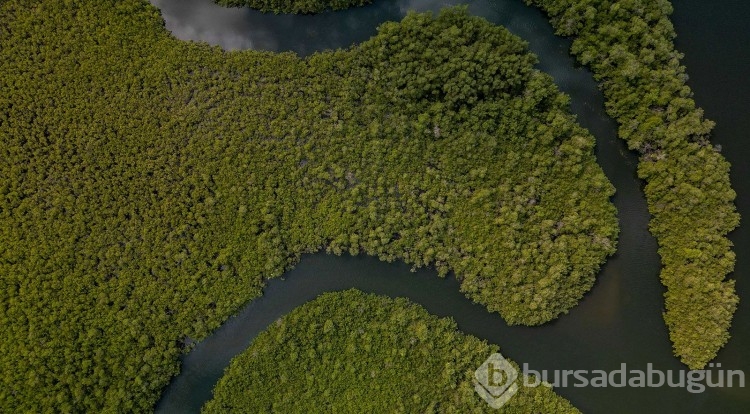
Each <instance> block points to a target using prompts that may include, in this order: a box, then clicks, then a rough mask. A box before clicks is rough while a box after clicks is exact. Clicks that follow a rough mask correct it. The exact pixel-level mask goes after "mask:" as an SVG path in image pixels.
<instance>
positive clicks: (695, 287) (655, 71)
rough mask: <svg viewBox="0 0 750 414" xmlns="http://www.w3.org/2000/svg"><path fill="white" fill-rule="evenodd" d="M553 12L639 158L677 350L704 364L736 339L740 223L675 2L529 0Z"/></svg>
mask: <svg viewBox="0 0 750 414" xmlns="http://www.w3.org/2000/svg"><path fill="white" fill-rule="evenodd" d="M529 2H530V3H534V4H536V5H538V6H539V7H541V8H542V9H544V10H545V11H546V12H547V13H548V14H549V15H550V18H551V20H552V24H553V25H554V27H555V28H556V29H557V32H558V34H560V35H563V36H571V37H573V39H574V40H573V46H572V48H571V51H572V53H573V54H574V55H576V56H577V57H578V60H579V61H580V62H581V63H583V64H585V65H588V66H589V67H591V69H592V70H593V72H594V76H595V77H596V79H597V80H599V81H600V82H601V85H602V90H603V91H604V96H605V98H606V107H607V112H608V113H609V115H610V116H611V117H612V118H614V119H615V120H617V122H618V123H619V135H620V137H621V138H622V139H624V140H626V141H627V143H628V146H629V147H630V148H631V149H634V150H637V151H638V152H639V154H640V163H639V165H638V175H639V177H641V178H642V179H644V180H645V181H646V186H645V193H646V200H647V201H648V206H649V212H650V213H651V215H652V219H651V223H650V225H649V229H650V230H651V233H652V234H653V235H654V236H655V237H656V239H657V241H658V243H659V255H660V256H661V261H662V264H663V268H662V271H661V280H662V283H663V284H664V285H665V286H666V287H667V292H666V294H665V299H666V312H665V313H664V320H665V321H666V324H667V326H668V327H669V335H670V338H671V340H672V343H673V345H674V352H675V354H676V355H677V356H679V357H680V359H681V360H682V361H683V362H684V363H685V364H687V365H688V366H689V367H690V368H693V369H700V368H703V367H704V366H705V365H706V364H707V363H708V362H709V361H710V360H711V359H713V358H714V357H715V356H716V353H717V352H718V350H719V349H720V348H721V347H722V346H723V345H724V344H725V343H726V342H727V340H728V339H729V327H730V325H731V321H732V316H733V315H734V312H735V310H736V309H737V303H738V297H737V294H736V293H735V289H734V280H731V279H730V280H726V279H725V278H726V276H727V275H728V274H729V273H730V272H732V271H733V270H734V264H735V254H734V252H732V250H731V247H732V242H731V241H730V240H729V239H728V238H727V237H726V235H727V233H729V232H730V231H732V230H733V229H734V228H735V227H737V225H738V224H739V215H738V213H737V211H736V208H735V206H734V198H735V196H736V194H735V192H734V190H732V188H731V183H730V181H729V167H730V166H729V163H728V162H727V160H726V159H725V158H724V157H723V156H722V155H721V154H720V151H719V149H718V148H717V147H714V146H712V145H711V143H710V141H709V134H710V131H711V129H712V128H713V125H714V124H713V122H711V121H709V120H706V119H704V118H703V110H701V109H700V108H698V107H696V105H695V102H694V101H693V99H692V92H691V91H690V88H689V87H688V86H687V85H686V84H685V82H686V81H687V79H688V76H687V74H686V73H685V67H684V66H681V65H680V58H681V57H682V56H681V55H680V53H679V52H677V51H676V50H675V49H674V44H673V42H672V41H673V39H674V37H675V31H674V28H673V26H672V23H671V22H670V21H669V15H670V14H671V13H672V5H671V4H670V3H669V2H668V1H667V0H619V1H606V0H529Z"/></svg>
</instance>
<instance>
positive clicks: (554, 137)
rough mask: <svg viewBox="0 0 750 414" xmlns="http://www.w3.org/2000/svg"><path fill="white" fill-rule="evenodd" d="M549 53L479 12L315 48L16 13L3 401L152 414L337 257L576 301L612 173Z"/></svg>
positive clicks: (6, 22) (149, 11)
mask: <svg viewBox="0 0 750 414" xmlns="http://www.w3.org/2000/svg"><path fill="white" fill-rule="evenodd" d="M405 48H406V49H405ZM448 48H450V50H447V49H448ZM405 50H411V53H412V54H413V55H414V56H417V57H418V59H416V60H415V59H412V60H411V61H410V60H409V58H408V57H405V56H404V55H403V54H402V53H404V51H405ZM409 62H411V63H409ZM533 62H534V58H533V57H532V56H531V55H529V54H528V52H527V51H526V49H525V47H524V45H523V43H522V42H521V41H520V40H519V39H518V38H516V37H513V36H511V35H509V34H508V32H507V31H505V30H504V29H502V28H498V27H493V26H492V25H490V24H489V23H487V22H485V21H484V20H481V19H476V18H470V17H468V16H467V15H466V14H465V12H463V11H460V10H459V11H456V10H452V11H449V12H446V13H444V14H441V16H440V17H438V18H431V17H429V16H427V15H410V16H409V17H407V18H406V19H405V20H404V22H402V23H400V24H387V25H384V26H383V28H382V30H381V33H380V34H379V35H378V36H377V37H375V38H374V39H373V40H371V41H368V42H366V43H365V44H363V45H362V46H361V47H357V48H354V49H352V50H349V51H337V52H328V53H321V54H317V55H314V56H312V57H311V58H309V59H304V60H303V59H300V58H298V57H297V56H295V55H293V54H273V53H266V52H256V51H244V52H224V51H222V50H221V49H219V48H215V47H209V46H207V45H205V44H196V43H188V42H181V41H178V40H177V39H174V38H173V37H171V36H170V35H169V33H167V31H166V30H164V27H163V21H162V20H161V19H160V17H159V13H158V11H157V10H156V9H155V8H153V7H152V6H150V5H148V3H146V2H145V1H140V0H120V1H114V0H110V1H107V0H101V1H96V2H94V1H79V0H68V1H58V0H48V1H41V2H34V3H29V2H24V1H21V0H17V1H16V0H10V1H4V2H2V3H0V140H1V141H2V143H1V145H0V177H2V180H1V181H0V276H1V278H2V279H1V280H2V284H1V285H0V308H1V309H2V312H0V318H2V320H0V326H2V327H3V340H2V341H0V374H1V379H0V381H1V382H0V411H13V412H44V411H45V410H49V409H51V408H52V407H54V408H55V409H57V410H60V411H76V412H81V411H86V412H102V411H107V410H112V409H115V408H117V409H118V410H121V411H147V410H149V409H151V407H152V405H153V403H154V402H155V400H156V398H157V397H158V394H159V392H160V390H161V389H162V387H163V386H164V385H165V384H166V383H167V381H169V379H170V377H171V376H173V375H174V374H175V373H176V372H177V370H178V365H177V361H176V357H177V355H178V354H179V353H180V351H181V347H182V344H184V343H185V342H186V338H188V337H189V338H192V339H200V338H202V337H204V336H205V335H207V334H208V332H210V330H212V329H214V328H215V327H217V326H219V325H220V324H221V323H222V321H224V320H225V319H226V318H227V317H229V316H230V315H231V314H232V313H234V312H236V311H237V310H238V308H239V307H240V306H241V305H242V304H243V303H246V302H247V301H249V300H251V299H253V298H255V297H257V296H258V295H260V293H261V286H262V284H263V281H264V280H265V279H266V278H270V277H274V276H278V275H280V274H282V273H283V272H284V271H286V270H287V269H289V268H290V267H291V266H293V265H294V263H296V261H297V260H298V259H299V257H300V255H301V254H303V253H305V252H314V251H318V250H321V249H326V250H327V251H329V252H333V253H336V254H341V253H345V252H347V253H351V254H357V253H360V252H363V253H366V254H370V255H377V256H379V257H380V258H382V259H384V260H404V261H406V262H408V263H412V264H414V265H415V266H425V265H432V266H435V267H437V268H438V269H439V270H440V271H441V272H442V273H443V274H445V273H446V272H448V271H449V270H455V271H456V273H457V274H458V275H459V277H461V278H462V279H463V283H462V289H463V290H464V291H465V292H466V294H467V295H468V296H469V297H471V298H473V299H475V300H477V301H478V302H481V303H483V304H484V305H486V306H487V307H488V308H489V309H491V310H494V311H499V312H500V313H501V314H502V315H503V317H505V318H506V319H507V320H508V321H509V322H511V323H524V324H539V323H543V322H545V321H548V320H550V319H552V318H554V317H556V316H558V315H559V314H561V313H563V312H566V311H567V310H568V309H569V308H570V307H572V306H574V305H575V304H576V302H577V300H578V299H579V298H581V296H582V295H583V294H584V293H585V292H586V291H587V290H588V289H590V287H591V286H592V284H593V282H594V276H595V272H596V271H597V269H598V268H599V266H600V264H601V263H602V261H603V260H604V259H605V257H606V256H607V255H608V254H611V253H612V252H613V251H614V246H615V238H616V235H617V222H616V218H615V211H614V207H613V206H612V205H611V203H610V202H609V200H608V198H609V197H610V196H611V195H612V192H613V189H612V186H611V185H610V184H609V182H607V180H606V178H605V177H604V175H603V173H602V171H601V170H600V168H599V167H598V166H597V165H596V163H595V161H594V156H593V151H592V147H593V144H594V141H593V139H592V137H591V136H590V135H589V134H588V133H587V132H586V131H585V130H583V129H581V128H580V127H579V126H577V125H576V124H575V123H574V118H573V117H572V116H571V115H570V114H569V113H568V112H567V108H566V104H567V101H566V98H565V97H564V96H563V95H561V94H560V93H559V92H558V91H557V90H556V88H555V87H554V85H553V83H552V81H551V80H550V78H549V77H548V76H546V75H543V74H541V73H539V72H538V71H536V70H533V69H532V67H531V65H532V63H533ZM425 69H427V70H425ZM403 80H408V82H406V83H404V82H403Z"/></svg>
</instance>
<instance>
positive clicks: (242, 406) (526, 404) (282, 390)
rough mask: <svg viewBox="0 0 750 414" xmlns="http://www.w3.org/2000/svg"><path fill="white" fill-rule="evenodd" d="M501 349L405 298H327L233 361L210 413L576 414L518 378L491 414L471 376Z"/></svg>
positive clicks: (340, 294)
mask: <svg viewBox="0 0 750 414" xmlns="http://www.w3.org/2000/svg"><path fill="white" fill-rule="evenodd" d="M497 351H498V350H497V347H496V346H495V345H488V344H487V343H486V342H484V341H481V340H479V339H477V338H475V337H473V336H469V335H464V334H462V333H460V332H459V331H458V330H457V327H456V324H455V322H453V320H451V319H447V318H437V317H435V316H432V315H430V314H429V313H427V311H425V310H424V309H423V308H421V307H419V306H417V305H414V304H412V303H410V302H408V301H407V300H405V299H390V298H386V297H382V296H375V295H367V294H364V293H362V292H360V291H357V290H349V291H345V292H338V293H327V294H324V295H322V296H320V297H318V298H317V299H315V300H314V301H312V302H309V303H306V304H305V305H303V306H300V307H299V308H297V309H295V310H294V311H293V312H291V313H290V314H289V315H287V316H285V317H283V318H281V319H280V320H279V321H278V322H277V323H275V324H274V325H272V326H271V327H269V328H268V329H267V330H266V331H265V332H263V333H261V334H260V335H259V336H258V337H256V338H255V340H254V341H253V343H252V344H251V345H250V347H248V348H247V350H245V351H244V352H243V353H242V354H240V355H238V356H236V357H235V358H234V359H233V360H232V363H231V365H230V366H229V367H228V368H227V370H226V371H225V374H224V377H222V379H221V380H220V381H219V383H218V384H217V385H216V388H214V398H213V399H212V400H210V401H209V402H208V403H207V404H206V405H205V406H204V408H203V412H204V413H206V414H208V413H240V412H245V413H266V412H275V413H313V412H323V411H325V412H333V413H386V412H387V413H469V412H471V413H480V412H486V413H519V414H520V413H523V414H528V413H555V414H564V413H578V412H579V411H578V410H576V409H575V408H574V407H573V406H571V405H570V403H569V402H568V401H566V400H565V399H564V398H562V397H560V396H558V395H556V394H555V393H554V392H552V390H551V389H550V388H548V387H544V386H540V387H534V388H529V387H524V386H523V379H522V377H521V376H519V378H518V379H517V380H516V383H517V385H518V387H519V391H518V393H517V394H516V395H514V396H513V397H512V398H511V399H510V400H509V402H508V403H507V405H505V406H503V407H502V408H501V409H500V410H495V409H492V408H490V407H489V406H488V405H487V403H485V402H484V401H483V400H482V399H481V398H480V397H479V396H478V395H477V393H476V392H475V391H474V385H473V382H472V379H473V375H474V371H475V370H476V369H477V368H478V367H479V366H480V365H481V364H482V362H484V360H485V359H487V357H489V356H490V355H491V354H492V353H494V352H497ZM514 365H515V364H514ZM516 368H517V369H518V366H517V365H516ZM519 372H520V370H519Z"/></svg>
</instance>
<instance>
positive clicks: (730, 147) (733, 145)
mask: <svg viewBox="0 0 750 414" xmlns="http://www.w3.org/2000/svg"><path fill="white" fill-rule="evenodd" d="M152 3H153V4H155V5H156V6H158V7H159V8H161V9H162V13H163V15H164V17H165V20H166V25H167V28H168V29H169V30H171V31H172V33H173V34H174V35H175V36H176V37H178V38H181V39H185V40H200V41H205V42H208V43H211V44H216V45H221V46H222V47H224V48H227V49H247V48H253V49H262V50H273V51H287V50H291V51H295V52H297V53H298V54H300V55H308V54H310V53H313V52H315V51H318V50H324V49H330V48H338V47H347V46H349V45H351V44H353V43H356V42H360V41H363V40H365V39H367V38H369V37H370V36H372V35H373V34H374V33H375V29H376V27H377V26H378V25H379V24H380V23H382V22H384V21H387V20H400V19H401V17H402V16H403V15H404V14H405V13H406V11H408V10H418V11H424V10H438V9H440V8H442V7H444V6H447V5H451V4H458V3H457V2H452V1H440V0H421V1H406V0H402V1H397V0H375V4H373V5H370V6H367V7H362V8H358V9H354V10H348V11H343V12H336V13H325V14H321V15H316V16H290V15H280V16H274V15H265V14H261V13H257V12H254V11H251V10H247V9H225V8H221V7H218V6H215V5H213V4H212V2H211V0H179V1H178V0H152ZM675 9H676V11H675V15H674V23H675V26H676V28H677V31H678V35H679V37H678V41H677V46H678V48H679V49H680V50H681V51H682V52H684V53H685V54H686V57H685V61H684V62H685V64H686V65H687V67H688V70H689V73H690V75H691V81H690V85H691V86H692V87H693V88H694V89H695V94H696V99H697V102H698V104H699V105H700V106H702V107H704V108H705V109H706V113H707V116H708V117H709V118H711V119H713V120H715V121H717V123H718V126H717V128H716V130H715V134H714V142H715V143H719V144H721V145H722V146H723V147H724V153H725V155H726V156H727V157H728V159H729V160H730V162H732V165H733V170H732V173H733V174H732V178H733V184H734V188H735V189H736V190H737V192H738V199H737V205H738V207H739V209H740V213H742V215H743V216H744V217H748V216H750V184H749V183H748V181H746V180H743V177H748V176H750V172H749V171H748V162H747V159H748V156H750V143H747V142H746V140H745V135H746V131H748V130H750V116H748V115H749V114H750V80H748V79H747V74H750V29H748V28H747V27H748V26H747V23H746V21H745V17H746V16H750V3H744V2H741V1H736V2H712V3H710V4H709V3H705V2H699V1H697V0H689V1H678V2H676V3H675ZM469 10H470V12H471V13H472V14H475V15H479V16H482V17H484V18H486V19H488V20H490V21H492V22H493V23H496V24H500V25H503V26H505V27H507V28H508V29H509V30H511V31H512V32H513V33H515V34H517V35H519V36H521V37H522V38H524V39H525V40H527V41H528V42H529V46H530V48H531V50H532V51H533V52H534V53H535V54H537V55H538V56H539V58H540V64H539V68H540V69H541V70H543V71H545V72H547V73H549V74H551V75H552V76H553V77H554V78H555V81H556V83H557V84H558V86H559V87H560V88H561V89H562V90H563V91H565V92H566V93H567V94H569V95H571V97H572V110H573V111H574V112H575V113H576V114H577V115H578V117H579V122H580V123H581V124H582V125H583V126H585V127H587V128H588V129H589V130H590V131H591V132H592V133H593V134H594V135H595V136H596V137H597V159H598V161H599V163H600V165H602V168H603V169H604V171H605V173H606V174H607V176H608V177H609V179H610V181H612V183H613V184H614V185H615V187H616V188H617V195H616V196H615V198H614V203H615V204H616V206H617V208H618V210H619V219H620V225H621V227H622V232H621V235H620V242H619V250H618V253H617V254H616V255H615V256H614V257H612V258H611V259H610V260H609V262H608V263H607V264H606V266H605V267H604V269H603V270H602V272H601V273H600V275H599V279H598V282H597V284H596V285H595V286H594V288H593V290H592V291H591V292H590V293H589V294H588V295H587V296H586V297H585V298H584V300H583V301H582V302H581V304H580V305H579V306H577V307H576V308H574V309H573V310H572V311H571V312H570V313H569V314H568V315H565V316H563V317H561V318H559V319H558V320H556V321H554V322H552V323H549V324H546V325H544V326H541V327H533V328H530V327H518V326H516V327H509V326H507V325H506V324H505V323H504V322H503V320H502V319H501V318H500V317H499V316H498V315H497V314H490V313H488V312H487V311H486V310H485V309H484V308H483V307H481V306H478V305H474V304H472V303H471V302H470V301H469V300H468V299H466V298H465V297H464V296H463V295H462V294H461V293H460V292H459V290H458V283H457V282H456V280H455V279H453V278H447V279H440V278H438V277H437V275H436V273H435V272H433V271H431V270H421V271H418V272H416V273H411V272H409V267H408V266H407V265H404V264H398V263H396V264H388V263H382V262H379V261H378V260H376V259H374V258H369V257H348V256H346V257H334V256H326V255H323V254H316V255H310V256H306V257H304V258H303V259H302V261H301V262H300V263H299V265H298V266H297V267H296V269H295V270H293V271H291V272H289V273H288V274H287V275H285V276H284V279H283V280H282V279H276V280H272V281H270V282H269V283H268V285H267V287H266V289H265V290H264V296H263V297H261V298H259V299H257V300H255V301H253V302H252V303H250V304H249V305H247V306H246V307H245V308H244V309H243V310H242V311H241V312H240V314H239V315H238V316H237V317H235V318H233V319H231V320H230V321H229V322H227V323H226V324H225V325H224V326H222V327H221V328H220V329H218V330H217V331H216V332H215V333H214V334H213V335H211V336H210V337H209V338H207V339H206V340H204V341H203V342H201V343H199V344H198V345H197V346H196V348H195V349H194V350H193V351H192V352H191V353H190V354H188V355H186V356H185V357H184V358H183V365H182V373H181V374H180V375H179V376H177V377H176V378H175V379H174V380H173V381H172V382H171V384H170V385H169V386H168V387H167V388H166V389H165V391H164V394H163V396H162V400H161V401H160V403H159V405H158V407H157V412H165V413H166V412H175V413H190V412H198V410H199V409H200V406H201V405H202V404H203V403H204V402H205V401H206V400H208V399H209V398H210V396H211V389H212V388H213V386H214V384H215V383H216V381H217V380H218V379H219V378H220V377H221V375H222V373H223V370H224V368H225V367H226V366H227V365H228V364H229V361H230V360H231V358H232V357H233V356H235V355H236V354H238V353H240V352H241V351H242V350H243V349H245V348H246V347H247V345H248V344H249V343H250V341H251V340H252V338H253V337H254V336H255V335H257V334H258V333H259V332H261V331H262V330H264V329H265V327H266V326H268V325H269V324H270V323H272V322H273V321H275V320H276V319H278V318H279V317H280V316H282V315H284V314H286V313H288V312H289V311H291V310H292V309H294V308H295V307H297V306H299V305H301V304H303V303H305V302H307V301H309V300H311V299H313V298H315V297H316V296H317V295H319V294H320V293H323V292H327V291H334V290H343V289H347V288H351V287H356V288H358V289H360V290H363V291H366V292H374V293H379V294H385V295H389V296H402V297H407V298H409V299H411V300H412V301H414V302H416V303H419V304H421V305H422V306H424V307H425V308H427V310H428V311H430V312H431V313H433V314H436V315H439V316H451V317H453V318H454V319H455V320H456V322H457V323H458V325H459V328H460V329H461V330H462V331H464V332H466V333H468V334H472V335H475V336H477V337H480V338H483V339H486V340H488V341H489V342H492V343H496V344H498V345H500V346H501V348H502V351H503V354H505V355H507V356H508V357H510V358H512V359H514V360H515V361H516V362H518V363H519V364H523V363H528V364H529V367H530V368H531V369H535V370H554V369H569V370H573V369H588V370H594V369H601V370H614V369H617V368H619V367H620V364H621V363H627V364H628V368H629V369H643V370H645V368H646V364H647V363H652V364H653V365H654V368H655V369H661V370H680V369H684V367H683V366H682V365H681V364H680V363H679V361H678V360H677V359H676V358H674V357H673V356H672V351H671V344H670V343H669V339H668V336H667V330H666V327H665V326H664V323H663V320H662V317H661V312H662V307H663V298H662V295H663V292H664V289H663V287H662V286H661V284H660V283H659V279H658V274H659V268H660V265H659V257H658V255H657V254H656V243H655V241H654V239H653V238H652V237H651V235H650V234H649V233H648V229H647V224H648V212H647V209H646V203H645V200H644V198H643V194H642V191H641V185H642V183H641V182H640V181H639V180H638V179H637V178H636V176H635V166H636V157H635V156H634V154H632V153H630V152H629V151H628V150H627V149H626V147H625V145H624V143H622V142H621V141H620V140H619V139H617V138H616V133H615V125H614V123H613V122H612V121H611V120H610V119H609V118H608V117H607V116H606V114H605V113H604V108H603V98H602V96H601V93H600V92H599V91H598V89H597V86H596V83H595V82H594V80H593V79H592V77H591V74H590V72H588V71H587V70H585V69H583V68H581V67H579V66H577V65H576V64H575V62H574V60H573V59H572V58H570V57H569V56H568V48H569V45H570V43H569V41H567V40H565V39H561V38H558V37H555V36H554V34H553V32H552V29H551V27H550V26H549V24H548V22H547V20H546V18H545V17H544V15H543V14H542V13H541V12H539V11H538V10H536V9H533V8H530V7H527V6H525V5H524V4H523V3H522V1H521V0H502V1H500V0H499V1H486V0H485V1H474V2H470V3H469ZM732 240H733V241H734V243H735V252H736V253H737V255H738V262H737V271H736V274H735V276H736V277H737V279H738V284H737V287H738V290H739V293H740V295H741V297H742V298H743V301H742V302H741V304H740V310H739V311H738V313H737V315H736V316H735V320H734V327H733V330H732V335H733V339H732V340H731V341H730V343H729V345H728V346H727V347H726V348H725V349H724V350H722V351H721V353H720V354H719V357H718V359H717V360H716V362H719V363H721V364H722V368H725V369H742V370H744V371H745V372H747V373H750V358H746V357H745V355H744V353H743V351H744V350H747V349H750V303H748V301H747V300H746V299H745V298H748V297H750V288H749V287H748V283H746V282H745V281H744V279H745V278H743V277H742V276H744V275H747V274H748V273H750V254H749V253H750V231H747V230H746V227H743V228H741V229H739V230H737V231H735V232H734V233H733V234H732ZM556 391H557V392H558V393H559V394H561V395H563V396H565V397H566V398H568V399H570V400H571V401H572V402H573V404H575V405H576V406H577V407H579V408H580V409H581V410H582V411H583V412H586V413H633V412H638V413H750V392H748V391H747V390H746V389H745V388H738V387H735V388H723V389H720V388H713V389H708V390H707V391H706V392H704V393H701V394H691V393H689V392H687V391H686V390H684V389H678V388H668V387H661V388H628V387H625V388H613V387H609V388H592V387H587V388H575V387H568V388H557V389H556Z"/></svg>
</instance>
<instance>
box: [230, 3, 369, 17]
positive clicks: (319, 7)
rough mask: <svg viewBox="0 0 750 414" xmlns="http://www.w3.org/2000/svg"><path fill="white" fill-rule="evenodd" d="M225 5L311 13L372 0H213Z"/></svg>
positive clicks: (279, 11) (341, 8)
mask: <svg viewBox="0 0 750 414" xmlns="http://www.w3.org/2000/svg"><path fill="white" fill-rule="evenodd" d="M215 1H216V3H217V4H220V5H222V6H227V7H251V8H253V9H257V10H260V11H263V12H273V13H297V14H313V13H320V12H322V11H325V10H343V9H348V8H350V7H356V6H364V5H365V4H369V3H371V2H372V0H215Z"/></svg>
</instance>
